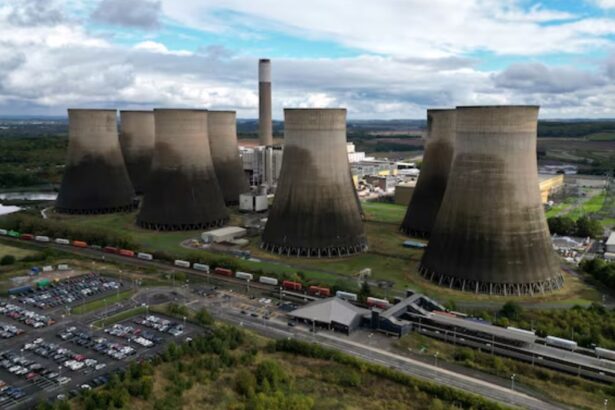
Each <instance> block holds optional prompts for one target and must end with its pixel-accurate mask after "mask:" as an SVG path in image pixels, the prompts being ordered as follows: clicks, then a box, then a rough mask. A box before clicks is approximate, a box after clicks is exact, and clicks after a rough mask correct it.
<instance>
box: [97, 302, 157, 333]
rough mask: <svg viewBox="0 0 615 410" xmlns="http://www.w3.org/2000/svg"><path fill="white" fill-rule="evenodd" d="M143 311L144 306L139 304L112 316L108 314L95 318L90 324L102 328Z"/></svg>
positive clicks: (144, 309) (140, 313)
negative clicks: (102, 317)
mask: <svg viewBox="0 0 615 410" xmlns="http://www.w3.org/2000/svg"><path fill="white" fill-rule="evenodd" d="M145 312H146V308H145V306H139V307H136V308H132V309H128V310H125V311H123V312H120V313H118V314H115V315H113V316H109V317H107V318H105V319H100V320H97V321H96V322H94V323H92V326H94V327H97V328H103V327H106V326H109V325H112V324H114V323H117V322H121V321H122V320H126V319H128V318H131V317H133V316H137V315H142V314H144V313H145Z"/></svg>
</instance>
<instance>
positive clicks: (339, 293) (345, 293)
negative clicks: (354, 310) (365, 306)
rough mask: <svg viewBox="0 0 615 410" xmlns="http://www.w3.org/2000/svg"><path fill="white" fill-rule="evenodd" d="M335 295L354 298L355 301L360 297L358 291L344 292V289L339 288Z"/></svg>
mask: <svg viewBox="0 0 615 410" xmlns="http://www.w3.org/2000/svg"><path fill="white" fill-rule="evenodd" d="M335 296H337V297H338V298H340V299H345V300H352V301H353V302H356V301H357V300H358V299H359V298H358V296H357V294H356V293H350V292H344V291H343V290H338V291H337V292H335Z"/></svg>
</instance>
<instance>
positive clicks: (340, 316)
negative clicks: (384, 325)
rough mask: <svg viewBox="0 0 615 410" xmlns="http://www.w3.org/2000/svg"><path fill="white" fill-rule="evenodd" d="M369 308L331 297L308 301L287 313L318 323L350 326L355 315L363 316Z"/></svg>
mask: <svg viewBox="0 0 615 410" xmlns="http://www.w3.org/2000/svg"><path fill="white" fill-rule="evenodd" d="M366 313H369V310H367V309H363V308H360V307H357V306H354V305H352V304H350V303H348V302H346V301H345V300H343V299H340V298H337V297H333V298H327V299H322V300H317V301H315V302H312V303H309V304H307V305H305V306H302V307H300V308H299V309H295V310H293V311H292V312H290V313H289V315H290V316H293V317H296V318H300V319H305V320H310V321H311V320H314V321H316V322H320V323H332V322H335V323H340V324H342V325H346V326H350V325H351V324H352V322H354V320H355V319H356V318H357V316H363V315H364V314H366Z"/></svg>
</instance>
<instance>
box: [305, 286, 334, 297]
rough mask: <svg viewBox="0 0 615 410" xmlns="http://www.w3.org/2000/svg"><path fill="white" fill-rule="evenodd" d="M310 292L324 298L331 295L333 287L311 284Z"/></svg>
mask: <svg viewBox="0 0 615 410" xmlns="http://www.w3.org/2000/svg"><path fill="white" fill-rule="evenodd" d="M308 294H310V295H312V296H321V297H323V298H328V297H329V296H331V289H329V288H321V287H320V286H310V287H308Z"/></svg>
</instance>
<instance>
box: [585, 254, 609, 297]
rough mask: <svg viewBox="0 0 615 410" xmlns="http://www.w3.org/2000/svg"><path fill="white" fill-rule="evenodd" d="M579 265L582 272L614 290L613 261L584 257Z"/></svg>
mask: <svg viewBox="0 0 615 410" xmlns="http://www.w3.org/2000/svg"><path fill="white" fill-rule="evenodd" d="M580 267H581V269H582V270H583V272H585V273H587V274H589V275H591V276H592V277H594V278H595V279H596V280H598V281H599V282H601V283H603V284H604V285H605V286H606V287H608V288H609V289H611V290H613V291H615V262H607V261H605V260H604V259H598V258H594V259H584V260H583V261H582V262H581V265H580Z"/></svg>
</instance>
